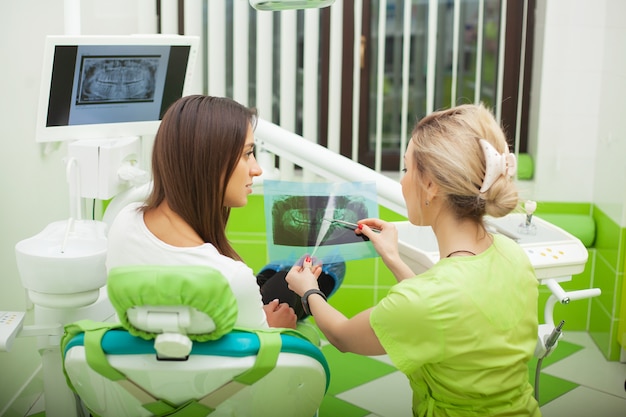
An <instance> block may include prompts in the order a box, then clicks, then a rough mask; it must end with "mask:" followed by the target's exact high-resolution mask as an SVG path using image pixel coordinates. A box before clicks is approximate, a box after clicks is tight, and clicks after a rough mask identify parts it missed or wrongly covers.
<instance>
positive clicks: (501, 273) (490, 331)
mask: <svg viewBox="0 0 626 417" xmlns="http://www.w3.org/2000/svg"><path fill="white" fill-rule="evenodd" d="M493 237H494V242H493V244H492V245H491V247H489V249H487V250H486V251H485V252H483V253H481V254H479V255H477V256H460V257H453V258H445V259H441V260H440V261H439V262H438V263H437V264H435V265H434V266H433V267H432V268H431V269H429V270H428V271H426V272H424V273H422V274H420V275H417V276H415V277H413V278H409V279H405V280H403V281H401V282H399V283H398V284H397V285H395V286H394V287H392V288H391V290H390V291H389V294H388V295H387V296H386V297H385V298H384V299H382V300H381V302H380V303H379V304H378V305H377V306H376V307H374V309H373V310H372V313H371V317H370V323H371V326H372V328H373V329H374V332H375V333H376V335H377V336H378V339H379V340H380V342H381V344H382V346H383V347H384V348H385V350H386V352H387V354H388V355H389V358H390V359H391V361H392V362H393V363H394V365H395V366H396V367H397V368H398V369H399V370H400V371H402V372H403V373H404V374H406V375H407V377H408V378H409V381H410V384H411V388H412V390H413V414H414V415H415V416H450V417H452V416H481V417H485V416H540V415H541V414H540V411H539V406H538V404H537V402H536V400H535V398H534V397H533V389H532V386H531V385H530V383H529V376H528V362H529V361H530V359H531V358H532V356H533V353H534V350H535V345H536V343H537V331H538V329H537V326H538V324H537V296H538V290H537V287H538V282H537V279H536V276H535V272H534V269H533V267H532V265H531V264H530V261H529V259H528V256H527V255H526V253H525V252H524V251H523V249H522V248H521V247H520V246H519V245H518V244H517V243H515V242H513V241H512V240H510V239H508V238H507V237H504V236H502V235H494V236H493Z"/></svg>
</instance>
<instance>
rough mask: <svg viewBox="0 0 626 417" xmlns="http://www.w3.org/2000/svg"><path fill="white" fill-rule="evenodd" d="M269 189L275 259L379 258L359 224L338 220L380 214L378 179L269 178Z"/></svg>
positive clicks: (266, 193) (271, 248)
mask: <svg viewBox="0 0 626 417" xmlns="http://www.w3.org/2000/svg"><path fill="white" fill-rule="evenodd" d="M263 189H264V196H265V218H266V229H267V244H268V254H269V257H270V259H272V260H282V261H286V262H289V261H295V260H297V259H298V258H299V257H300V256H302V255H303V254H305V253H308V254H312V255H313V256H315V257H316V258H318V259H321V260H322V262H324V263H330V262H337V261H341V260H342V261H347V260H352V259H364V258H370V257H375V256H378V255H377V254H376V251H375V250H374V248H373V246H372V244H371V242H369V241H368V240H367V239H366V238H364V236H359V235H357V234H355V233H354V227H351V226H347V225H345V224H343V223H339V222H334V221H333V220H341V221H345V222H349V223H356V222H357V221H358V220H360V219H364V218H367V217H378V203H377V201H376V184H375V183H366V182H351V183H302V182H288V181H268V180H266V181H265V182H264V184H263Z"/></svg>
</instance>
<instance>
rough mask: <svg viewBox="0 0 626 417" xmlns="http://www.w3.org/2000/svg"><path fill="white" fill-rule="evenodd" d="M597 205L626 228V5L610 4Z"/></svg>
mask: <svg viewBox="0 0 626 417" xmlns="http://www.w3.org/2000/svg"><path fill="white" fill-rule="evenodd" d="M604 31H605V36H604V57H603V63H602V72H601V74H600V78H601V79H602V87H601V90H600V97H601V100H600V106H599V114H598V135H597V138H598V141H597V155H596V158H595V161H596V164H595V166H596V169H595V177H594V189H593V201H594V203H596V204H597V205H598V206H599V207H600V208H601V209H602V211H604V212H605V213H606V214H607V215H608V216H609V217H611V219H613V220H614V221H615V222H616V223H617V224H618V225H620V226H621V227H626V123H624V120H625V119H626V104H625V100H626V47H625V45H626V2H625V1H623V0H606V23H605V27H604Z"/></svg>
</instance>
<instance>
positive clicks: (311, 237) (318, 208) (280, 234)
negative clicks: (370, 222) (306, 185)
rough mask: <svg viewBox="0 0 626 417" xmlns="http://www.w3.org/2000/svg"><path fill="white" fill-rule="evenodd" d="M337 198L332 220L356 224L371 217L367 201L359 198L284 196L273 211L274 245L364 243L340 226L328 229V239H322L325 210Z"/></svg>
mask: <svg viewBox="0 0 626 417" xmlns="http://www.w3.org/2000/svg"><path fill="white" fill-rule="evenodd" d="M330 198H334V200H335V201H334V203H333V205H334V207H335V208H334V209H333V210H332V211H331V213H332V214H331V216H332V218H336V219H342V220H346V221H349V222H351V223H356V222H357V221H358V220H359V219H363V218H366V217H369V216H368V213H367V207H366V206H365V201H364V199H363V198H362V197H359V196H336V197H329V196H285V197H283V198H279V199H277V200H276V201H275V202H274V205H273V207H272V218H273V232H274V243H275V244H277V245H287V246H314V245H315V244H316V243H318V241H319V245H336V244H342V243H356V242H362V241H363V238H362V237H360V236H358V235H356V234H355V233H354V231H353V230H350V229H347V228H346V227H344V226H342V225H339V224H331V225H329V227H327V228H326V230H327V232H326V233H325V236H322V237H321V238H318V237H319V233H320V232H321V231H322V229H323V228H322V226H324V222H326V221H327V220H324V217H326V215H327V214H326V207H327V206H328V204H329V199H330Z"/></svg>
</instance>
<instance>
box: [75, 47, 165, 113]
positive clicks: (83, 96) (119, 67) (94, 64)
mask: <svg viewBox="0 0 626 417" xmlns="http://www.w3.org/2000/svg"><path fill="white" fill-rule="evenodd" d="M158 64H159V57H154V56H149V57H142V56H138V57H83V60H82V68H81V80H80V84H79V88H78V93H77V96H78V97H77V104H102V103H124V102H137V101H152V100H154V94H155V87H156V71H157V68H158Z"/></svg>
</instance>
